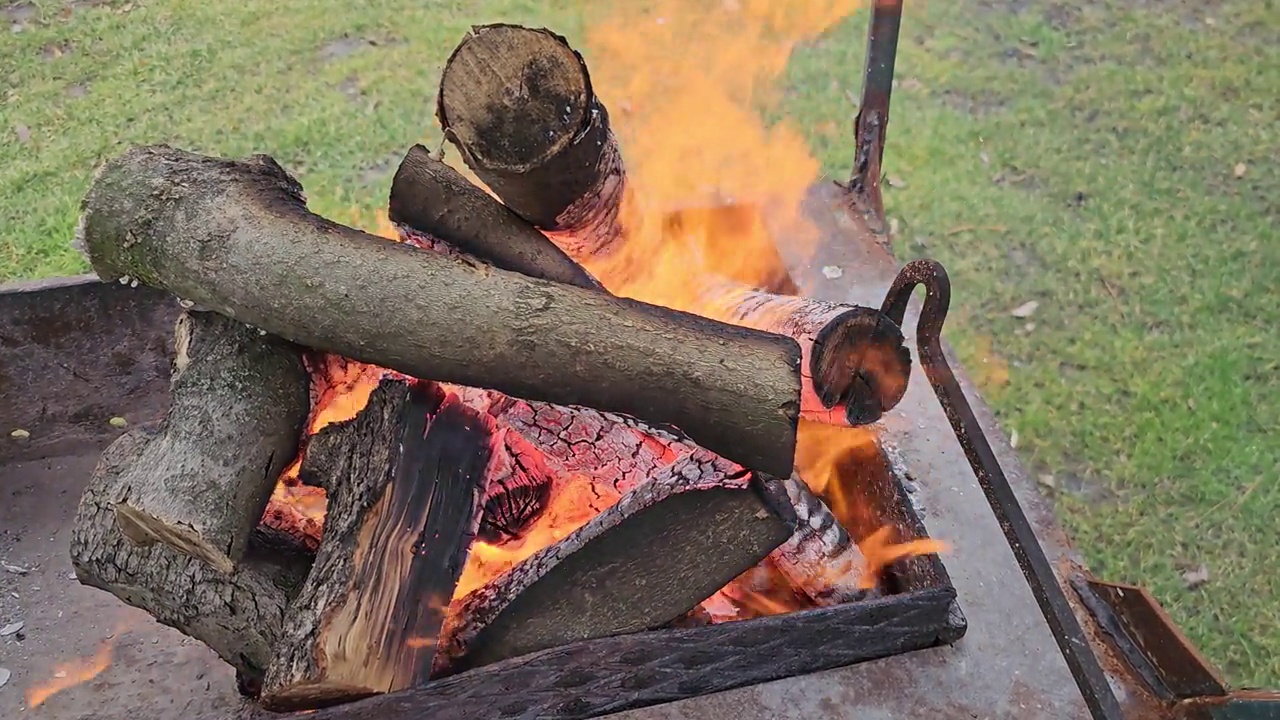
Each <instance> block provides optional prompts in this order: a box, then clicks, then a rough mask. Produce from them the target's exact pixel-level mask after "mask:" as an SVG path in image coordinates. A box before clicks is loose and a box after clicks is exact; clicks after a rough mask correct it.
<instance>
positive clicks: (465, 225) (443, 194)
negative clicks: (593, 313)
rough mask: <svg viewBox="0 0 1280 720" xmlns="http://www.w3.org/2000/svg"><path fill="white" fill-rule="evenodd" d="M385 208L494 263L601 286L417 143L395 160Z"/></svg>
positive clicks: (526, 272)
mask: <svg viewBox="0 0 1280 720" xmlns="http://www.w3.org/2000/svg"><path fill="white" fill-rule="evenodd" d="M388 208H389V213H388V214H389V216H390V218H391V220H392V222H395V223H399V224H401V225H405V226H407V227H410V228H413V229H414V230H418V231H419V232H423V233H427V234H429V235H433V236H435V237H438V238H440V239H442V240H444V241H446V242H448V243H449V244H450V245H453V246H454V247H456V248H458V249H459V250H462V251H463V252H465V253H467V254H469V255H472V256H474V257H478V258H480V259H482V260H484V261H485V262H487V263H489V264H491V265H493V266H494V267H497V268H501V269H503V270H510V271H511V272H518V273H521V274H523V275H528V276H529V277H534V278H540V279H543V280H551V281H554V282H558V283H564V284H565V285H576V286H578V287H584V288H594V289H597V290H603V286H601V285H600V283H599V282H598V281H597V280H596V279H595V278H594V277H592V276H591V274H590V273H588V272H587V271H586V270H584V269H583V268H582V266H581V265H578V264H577V263H576V262H574V261H573V260H571V259H569V256H568V255H566V254H565V252H564V251H563V250H561V249H560V248H558V247H556V245H555V243H553V242H551V241H550V240H548V239H547V238H546V236H545V235H543V234H542V233H541V232H538V229H537V228H535V227H534V226H533V225H530V224H529V222H528V221H526V220H525V219H524V218H521V217H520V216H519V215H516V214H515V213H514V212H512V211H511V209H510V208H508V207H506V206H505V205H503V204H502V203H501V202H498V201H497V200H495V199H494V198H493V197H492V196H491V195H489V194H488V193H486V192H485V191H483V190H481V189H480V188H478V187H476V186H475V185H472V184H471V182H470V181H469V180H467V179H466V178H465V177H463V176H462V174H461V173H459V172H458V171H457V170H454V169H453V168H451V167H449V166H448V165H446V164H445V163H444V162H442V161H440V160H437V159H435V158H433V157H431V153H430V152H428V151H427V149H426V148H424V147H422V146H421V145H414V146H413V147H411V148H409V152H408V153H407V154H406V155H405V157H404V160H403V161H402V162H401V163H400V168H399V170H397V171H396V175H395V178H394V179H393V180H392V181H391V197H390V201H389V204H388Z"/></svg>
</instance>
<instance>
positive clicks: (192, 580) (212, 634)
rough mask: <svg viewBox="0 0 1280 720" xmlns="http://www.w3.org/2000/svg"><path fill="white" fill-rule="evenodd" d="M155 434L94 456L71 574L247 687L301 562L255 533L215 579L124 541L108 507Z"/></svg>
mask: <svg viewBox="0 0 1280 720" xmlns="http://www.w3.org/2000/svg"><path fill="white" fill-rule="evenodd" d="M162 438H163V434H162V431H161V429H160V427H159V426H158V425H144V426H139V427H136V428H133V429H130V430H129V431H128V432H126V433H125V434H124V435H121V436H120V437H119V438H118V439H117V440H116V441H115V442H114V443H112V444H111V445H110V446H109V447H108V448H107V449H106V450H105V451H104V452H103V453H102V458H101V460H100V461H99V463H98V466H97V467H96V468H95V470H94V472H93V476H92V478H91V479H90V481H89V484H88V486H87V487H86V488H85V491H84V494H83V496H82V497H81V499H80V504H79V506H78V507H77V509H76V515H75V520H74V524H73V525H72V531H71V563H72V566H73V567H74V568H75V573H76V578H77V579H78V580H79V581H80V582H81V583H82V584H84V585H88V586H90V587H95V588H98V589H100V590H105V591H107V592H109V593H111V594H112V595H115V596H116V597H118V598H120V599H121V600H122V601H124V602H125V603H126V604H128V605H132V606H133V607H136V608H139V609H142V610H145V611H146V612H148V613H150V614H151V615H152V616H153V617H155V619H156V620H158V621H159V622H161V623H163V624H165V625H168V626H170V627H173V628H176V629H177V630H179V631H180V632H182V633H184V634H186V635H188V636H190V637H193V638H195V639H196V640H199V641H200V642H203V643H204V644H205V645H208V646H209V647H210V648H212V649H213V651H214V652H216V653H217V654H218V656H219V657H221V658H222V659H223V660H224V661H226V662H227V663H228V664H230V665H231V666H232V667H234V668H235V669H236V671H237V673H238V674H239V675H240V676H242V677H244V678H246V680H247V681H250V682H252V681H256V680H257V679H260V678H261V677H262V673H263V671H264V670H265V668H266V666H267V663H268V662H269V661H270V659H271V650H272V648H273V647H275V645H276V642H277V640H278V639H279V636H280V628H281V626H282V624H283V622H284V617H285V613H286V610H287V608H288V606H289V603H290V600H291V599H292V597H293V596H294V595H295V594H296V593H297V590H298V588H299V586H300V584H301V582H302V579H303V578H304V577H305V576H306V573H307V569H308V565H309V563H310V557H309V555H308V554H306V553H299V552H286V551H282V550H281V548H280V547H278V546H271V545H266V544H260V543H259V537H258V536H257V535H256V534H255V535H254V536H253V537H251V538H250V540H249V542H248V545H247V547H246V549H245V553H244V554H243V555H242V556H241V558H240V561H239V562H238V563H237V564H236V566H235V568H234V569H233V570H232V571H231V572H229V573H224V572H220V571H218V570H216V569H214V568H213V566H211V565H210V564H209V563H207V562H205V561H203V560H198V559H196V558H194V557H191V556H190V555H187V554H185V553H181V552H179V551H178V550H176V549H175V548H173V547H172V546H169V545H165V544H161V543H155V544H151V545H137V544H134V543H133V542H132V541H131V540H129V539H128V538H126V537H125V535H124V533H123V532H121V530H120V526H119V524H118V523H117V520H116V519H117V517H118V516H117V513H116V510H115V506H116V504H117V503H119V502H120V501H121V500H122V499H124V498H125V497H126V496H127V494H128V493H129V491H130V490H131V489H132V487H133V486H132V485H130V484H129V483H128V482H127V481H126V480H125V478H126V477H127V475H128V473H129V472H130V471H131V470H132V468H134V467H135V466H136V465H137V464H138V462H139V461H140V460H141V459H142V458H143V457H144V456H145V453H146V451H147V448H148V447H150V446H151V444H152V443H156V442H159V441H160V440H161V439H162Z"/></svg>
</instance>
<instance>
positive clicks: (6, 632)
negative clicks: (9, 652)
mask: <svg viewBox="0 0 1280 720" xmlns="http://www.w3.org/2000/svg"><path fill="white" fill-rule="evenodd" d="M25 626H26V623H24V622H22V621H21V620H18V621H17V622H11V623H9V624H8V625H5V626H4V627H2V628H0V637H8V636H10V635H12V634H14V633H16V632H18V631H19V630H21V629H22V628H23V627H25Z"/></svg>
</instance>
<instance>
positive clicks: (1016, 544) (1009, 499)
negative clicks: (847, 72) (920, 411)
mask: <svg viewBox="0 0 1280 720" xmlns="http://www.w3.org/2000/svg"><path fill="white" fill-rule="evenodd" d="M901 23H902V0H875V4H874V5H873V7H872V10H871V22H870V27H869V29H868V34H867V53H866V60H865V64H864V68H863V73H862V78H863V84H862V101H861V104H860V105H859V107H858V116H857V120H856V121H855V128H856V137H855V139H856V151H855V155H854V172H853V176H852V177H851V178H850V181H849V184H848V186H847V187H848V189H849V190H850V191H851V192H853V193H854V194H855V196H857V197H858V198H859V199H860V201H861V202H862V204H863V206H864V208H865V210H866V211H867V213H868V214H869V215H870V216H871V218H872V219H873V220H874V221H875V223H876V224H877V225H878V226H879V230H880V231H883V228H884V224H885V222H884V202H883V198H882V196H881V193H880V174H881V171H880V163H881V161H882V159H883V156H884V143H885V133H886V130H887V127H888V124H889V101H890V97H891V95H892V91H893V71H894V62H895V59H896V56H897V51H898V31H899V28H900V26H901ZM918 285H922V286H924V288H925V291H926V295H925V301H924V307H923V308H922V309H921V312H920V317H919V319H918V321H917V324H916V351H917V354H918V355H919V360H920V365H921V367H922V368H923V369H924V372H925V376H926V377H928V378H929V384H930V385H931V386H932V387H933V391H934V394H935V395H937V397H938V402H939V404H941V405H942V410H943V412H944V413H945V414H946V416H947V420H948V422H950V424H951V429H952V431H953V432H954V433H955V435H956V439H957V440H958V441H959V442H960V446H961V448H963V449H964V454H965V457H966V458H967V459H968V460H969V465H970V467H971V468H972V469H973V474H974V475H975V476H976V478H977V480H978V484H979V485H980V486H981V487H982V492H983V494H984V495H985V496H986V498H987V502H988V504H990V505H991V511H992V512H993V513H994V514H995V516H996V520H997V521H998V522H999V523H1000V529H1001V531H1002V532H1003V533H1004V536H1005V540H1006V541H1007V542H1008V543H1009V548H1010V549H1011V550H1012V551H1013V555H1014V557H1015V558H1016V559H1017V561H1018V566H1019V567H1020V568H1021V569H1022V573H1023V575H1024V577H1025V578H1026V580H1027V584H1028V585H1029V586H1030V588H1031V592H1032V594H1033V595H1034V596H1035V599H1036V603H1037V604H1038V605H1039V606H1040V611H1041V613H1042V614H1043V615H1044V619H1045V621H1046V622H1047V623H1048V624H1049V628H1050V629H1051V630H1052V631H1053V637H1054V640H1056V641H1057V643H1058V649H1059V650H1060V651H1061V652H1062V657H1063V659H1064V660H1066V663H1067V667H1068V668H1069V669H1070V670H1071V675H1072V677H1074V678H1075V681H1076V685H1077V686H1079V688H1080V694H1081V695H1082V696H1083V698H1084V701H1085V704H1086V705H1087V706H1088V708H1089V712H1090V714H1091V715H1092V716H1093V718H1094V719H1095V720H1120V718H1122V717H1123V715H1122V713H1121V711H1120V703H1119V701H1118V700H1117V699H1116V696H1115V693H1114V692H1113V691H1112V689H1111V684H1110V683H1109V682H1108V681H1107V676H1106V674H1105V673H1104V672H1103V670H1102V666H1101V664H1099V662H1098V658H1097V656H1096V655H1095V654H1094V652H1093V650H1092V649H1091V647H1090V645H1089V639H1088V638H1087V637H1086V636H1085V632H1084V628H1083V627H1082V626H1081V624H1080V621H1079V620H1078V619H1077V617H1076V615H1075V612H1074V611H1072V609H1071V604H1070V602H1069V601H1068V599H1067V594H1066V592H1065V591H1064V590H1063V588H1062V585H1061V584H1060V583H1059V582H1058V577H1057V575H1056V574H1055V573H1054V571H1053V566H1052V565H1051V564H1050V563H1049V559H1048V557H1047V556H1046V555H1045V552H1044V548H1043V547H1041V545H1040V541H1039V539H1038V538H1037V537H1036V534H1035V530H1034V529H1033V528H1032V526H1031V523H1030V522H1029V521H1028V520H1027V515H1026V512H1025V511H1024V510H1023V509H1022V505H1021V504H1020V503H1019V502H1018V498H1017V496H1016V495H1015V494H1014V492H1013V488H1012V487H1011V486H1010V485H1009V480H1008V478H1006V477H1005V474H1004V470H1003V469H1002V468H1001V467H1000V462H999V460H997V459H996V455H995V452H994V451H993V450H992V449H991V444H990V443H989V442H988V441H987V438H986V435H985V434H984V433H983V431H982V425H981V424H980V423H979V422H978V419H977V417H976V416H975V415H974V413H973V409H972V408H971V407H970V405H969V401H968V399H967V398H966V397H965V395H964V391H963V390H962V389H961V387H960V383H959V382H958V381H957V380H956V376H955V373H953V372H952V371H951V367H950V366H949V365H948V364H947V360H946V356H945V354H944V353H943V350H942V324H943V321H944V320H945V319H946V316H947V310H948V307H949V305H950V303H951V282H950V280H949V279H948V277H947V272H946V270H944V269H943V267H942V265H940V264H938V263H937V262H935V261H933V260H916V261H913V262H910V263H908V264H907V265H905V266H904V267H903V268H902V270H901V272H900V273H899V274H898V276H897V278H895V279H894V281H893V285H892V286H891V287H890V288H889V291H888V293H887V294H886V295H885V299H884V305H883V306H882V308H881V309H882V311H883V312H884V313H885V314H887V315H888V316H889V317H890V318H892V319H893V320H894V321H895V322H897V323H898V325H899V326H901V325H902V324H903V322H904V320H905V316H906V310H907V305H908V303H909V301H910V299H911V293H912V292H913V291H914V290H915V288H916V286H918Z"/></svg>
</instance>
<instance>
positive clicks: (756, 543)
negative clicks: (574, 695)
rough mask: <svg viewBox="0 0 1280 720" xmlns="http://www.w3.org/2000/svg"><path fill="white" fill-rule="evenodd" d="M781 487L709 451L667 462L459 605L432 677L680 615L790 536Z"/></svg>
mask: <svg viewBox="0 0 1280 720" xmlns="http://www.w3.org/2000/svg"><path fill="white" fill-rule="evenodd" d="M779 492H781V491H780V490H778V489H777V488H776V487H775V483H773V481H769V480H766V479H763V478H760V477H759V476H756V475H755V474H754V473H751V472H750V471H746V470H744V469H742V468H741V467H739V466H737V465H734V464H733V463H731V462H728V461H726V460H723V459H722V458H717V457H715V456H714V455H711V454H710V453H705V455H704V456H702V457H693V458H688V459H685V460H683V461H680V462H678V463H676V464H674V465H671V466H669V467H667V468H666V469H664V470H663V471H662V472H660V473H659V474H658V475H656V476H655V477H653V478H651V479H650V480H648V481H647V482H645V483H643V484H641V485H639V486H638V487H636V488H634V489H633V490H631V491H629V492H627V493H626V494H625V495H623V496H622V498H621V499H620V500H619V501H618V502H617V503H615V504H613V505H612V506H610V507H608V508H607V509H605V510H604V511H603V512H601V513H599V514H598V515H596V516H595V517H594V518H592V519H591V520H590V521H589V522H588V523H587V524H586V525H583V526H582V527H581V528H579V529H578V530H576V531H575V532H574V533H573V534H571V535H570V536H569V537H567V538H565V539H564V540H562V541H561V542H559V543H556V544H555V545H552V546H550V547H547V548H545V549H543V550H541V551H539V552H537V553H535V554H534V555H532V556H531V557H529V558H528V559H527V560H525V561H524V562H523V563H521V564H519V565H517V566H516V567H515V568H513V569H512V570H511V571H510V572H507V573H505V574H503V575H502V576H501V577H499V578H498V579H497V580H495V581H493V582H491V583H489V584H487V585H485V586H484V587H482V588H480V589H479V590H476V591H475V592H472V593H471V594H469V595H467V596H466V597H464V598H462V599H461V600H460V601H458V602H457V603H456V606H455V608H454V612H452V613H451V615H450V623H449V624H448V625H446V627H445V628H444V631H443V639H442V641H441V653H442V654H441V656H440V657H439V659H438V661H437V662H438V665H437V671H438V673H439V674H442V675H448V674H453V673H456V672H460V671H462V670H465V669H468V668H471V667H477V666H480V665H487V664H489V663H493V662H497V661H499V660H502V659H505V658H509V657H514V656H517V655H523V654H525V653H529V652H534V651H536V650H542V649H545V648H550V647H555V646H559V645H564V644H566V643H569V642H573V641H576V640H587V639H592V638H599V637H606V636H611V635H619V634H623V633H628V632H636V631H640V630H650V629H654V628H658V627H662V626H665V625H667V624H668V623H670V622H672V621H674V620H677V619H678V618H680V617H681V616H684V615H685V614H687V613H689V612H690V611H691V610H693V609H694V607H696V606H697V605H698V603H700V602H701V601H702V600H704V599H706V598H707V597H709V596H710V595H712V594H713V593H715V591H716V590H718V589H719V588H720V587H722V586H723V585H725V584H726V583H728V582H729V581H730V580H732V579H733V578H734V577H737V576H738V575H739V574H741V573H742V572H744V571H745V570H747V569H748V568H750V567H752V566H753V565H755V564H756V563H758V562H760V561H761V560H762V559H764V558H765V557H766V556H767V555H768V554H769V553H770V552H772V551H773V550H774V548H776V547H778V546H779V545H780V544H782V543H783V542H784V541H786V540H787V538H788V537H789V536H790V535H791V534H792V529H793V526H794V520H795V518H794V517H793V516H791V514H790V509H789V507H788V506H787V505H786V504H785V503H780V502H778V499H779V498H778V497H777V493H779ZM709 558H714V560H713V561H708V559H709Z"/></svg>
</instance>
